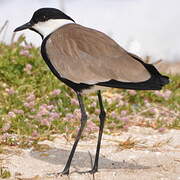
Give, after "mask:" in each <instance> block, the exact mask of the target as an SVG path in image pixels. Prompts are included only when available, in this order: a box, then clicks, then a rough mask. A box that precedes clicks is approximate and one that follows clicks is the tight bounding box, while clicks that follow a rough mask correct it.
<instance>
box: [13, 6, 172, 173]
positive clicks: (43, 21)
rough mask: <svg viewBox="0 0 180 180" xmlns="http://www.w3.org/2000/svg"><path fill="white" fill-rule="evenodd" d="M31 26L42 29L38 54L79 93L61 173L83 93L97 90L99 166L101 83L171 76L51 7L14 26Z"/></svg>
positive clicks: (139, 83) (141, 86)
mask: <svg viewBox="0 0 180 180" xmlns="http://www.w3.org/2000/svg"><path fill="white" fill-rule="evenodd" d="M24 29H30V30H33V31H35V32H37V33H38V34H40V35H41V37H42V39H43V42H42V45H41V54H42V57H43V59H44V60H45V62H46V63H47V65H48V66H49V68H50V70H51V71H52V72H53V73H54V75H55V76H56V77H57V78H58V79H59V80H61V81H62V82H64V83H65V84H66V85H67V86H69V87H71V88H72V89H73V90H74V91H75V92H76V94H77V98H78V101H79V106H80V109H81V126H80V129H79V131H78V134H77V137H76V139H75V142H74V145H73V147H72V150H71V153H70V155H69V158H68V161H67V163H66V166H65V168H64V170H63V171H62V174H69V169H70V165H71V161H72V158H73V155H74V152H75V149H76V146H77V144H78V141H79V139H80V137H81V134H82V132H83V129H84V127H85V125H86V121H87V114H86V111H85V107H84V103H83V98H82V93H83V92H86V91H87V92H88V91H92V90H94V91H97V95H98V100H99V106H100V115H99V119H100V127H99V136H98V142H97V150H96V156H95V162H94V166H93V168H92V170H90V171H88V172H90V173H95V172H97V170H98V159H99V152H100V145H101V138H102V133H103V127H104V121H105V117H106V113H105V110H104V108H103V103H102V97H101V92H100V89H101V88H103V87H114V88H123V89H134V90H159V89H161V88H162V87H163V86H164V85H165V84H167V83H168V82H169V78H168V77H166V76H162V75H161V74H160V73H159V72H158V71H157V69H156V68H155V67H154V66H153V65H151V64H146V63H144V62H143V61H142V59H141V58H139V57H138V56H136V55H134V54H131V53H129V52H127V51H126V50H124V49H123V48H122V47H121V46H119V45H118V44H117V43H116V42H115V41H114V40H112V39H111V38H110V37H108V36H107V35H105V34H104V33H102V32H99V31H97V30H94V29H90V28H87V27H84V26H81V25H79V24H76V23H75V21H74V20H73V19H72V18H71V17H69V16H67V15H66V14H64V13H63V12H61V11H60V10H58V9H54V8H42V9H39V10H37V11H36V12H35V13H34V15H33V17H32V19H31V20H30V21H29V22H28V23H26V24H24V25H22V26H20V27H18V28H16V29H15V31H21V30H24Z"/></svg>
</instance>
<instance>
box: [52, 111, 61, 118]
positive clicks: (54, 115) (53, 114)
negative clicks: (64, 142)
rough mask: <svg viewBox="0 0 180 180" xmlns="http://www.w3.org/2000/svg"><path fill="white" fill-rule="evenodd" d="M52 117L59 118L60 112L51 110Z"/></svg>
mask: <svg viewBox="0 0 180 180" xmlns="http://www.w3.org/2000/svg"><path fill="white" fill-rule="evenodd" d="M50 117H51V118H52V119H58V118H59V113H57V112H51V113H50Z"/></svg>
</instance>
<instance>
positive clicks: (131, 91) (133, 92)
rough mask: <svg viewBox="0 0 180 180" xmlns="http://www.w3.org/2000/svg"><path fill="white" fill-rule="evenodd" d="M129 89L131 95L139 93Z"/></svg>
mask: <svg viewBox="0 0 180 180" xmlns="http://www.w3.org/2000/svg"><path fill="white" fill-rule="evenodd" d="M127 91H128V93H129V94H130V95H136V94H137V93H136V91H135V90H127Z"/></svg>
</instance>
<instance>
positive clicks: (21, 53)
mask: <svg viewBox="0 0 180 180" xmlns="http://www.w3.org/2000/svg"><path fill="white" fill-rule="evenodd" d="M19 54H20V55H22V56H29V51H28V50H25V49H22V50H21V51H20V52H19Z"/></svg>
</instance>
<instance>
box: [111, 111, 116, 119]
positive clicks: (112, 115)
mask: <svg viewBox="0 0 180 180" xmlns="http://www.w3.org/2000/svg"><path fill="white" fill-rule="evenodd" d="M111 117H112V118H115V119H116V117H117V114H116V112H114V111H112V112H111Z"/></svg>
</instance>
